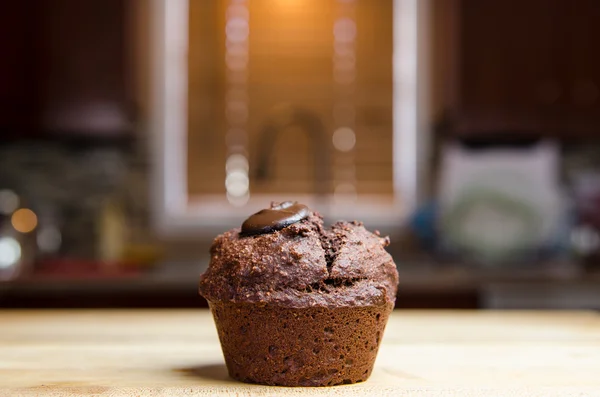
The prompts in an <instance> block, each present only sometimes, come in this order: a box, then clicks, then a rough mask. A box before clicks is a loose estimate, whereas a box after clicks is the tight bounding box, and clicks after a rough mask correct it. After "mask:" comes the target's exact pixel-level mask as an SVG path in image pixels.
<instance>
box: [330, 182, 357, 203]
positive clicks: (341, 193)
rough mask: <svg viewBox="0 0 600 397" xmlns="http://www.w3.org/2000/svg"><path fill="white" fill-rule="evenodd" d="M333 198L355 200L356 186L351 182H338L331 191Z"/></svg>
mask: <svg viewBox="0 0 600 397" xmlns="http://www.w3.org/2000/svg"><path fill="white" fill-rule="evenodd" d="M333 196H334V199H335V200H347V201H356V199H357V198H358V194H357V192H356V186H354V184H352V183H340V184H338V185H337V186H336V187H335V190H334V193H333Z"/></svg>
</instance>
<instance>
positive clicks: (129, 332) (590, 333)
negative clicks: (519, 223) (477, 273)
mask: <svg viewBox="0 0 600 397" xmlns="http://www.w3.org/2000/svg"><path fill="white" fill-rule="evenodd" d="M5 395H6V396H20V395H23V396H41V395H52V396H63V395H64V396H209V395H213V396H221V395H222V396H229V395H235V396H252V395H256V396H271V395H284V396H285V395H289V396H305V395H306V396H308V395H317V396H329V395H331V396H345V395H348V396H378V395H390V396H401V395H410V396H503V397H504V396H544V397H546V396H561V397H565V396H570V395H573V396H600V314H598V313H593V312H470V311H463V312H460V311H431V312H426V311H396V312H394V314H393V315H392V317H391V319H390V322H389V323H388V327H387V330H386V333H385V337H384V339H383V344H382V346H381V349H380V352H379V356H378V359H377V363H376V365H375V370H374V372H373V375H372V376H371V378H370V379H369V380H368V381H367V382H365V383H361V384H357V385H348V386H337V387H331V388H318V389H315V388H310V389H307V388H280V387H266V386H257V385H247V384H243V383H239V382H236V381H233V380H231V379H229V378H228V376H227V372H226V369H225V366H224V362H223V358H222V355H221V351H220V346H219V342H218V339H217V334H216V331H215V327H214V324H213V320H212V317H211V316H210V313H209V312H208V311H206V310H169V311H168V310H162V311H156V310H146V311H143V310H121V311H105V310H97V311H90V310H88V311H0V396H5Z"/></svg>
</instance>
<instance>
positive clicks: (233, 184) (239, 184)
mask: <svg viewBox="0 0 600 397" xmlns="http://www.w3.org/2000/svg"><path fill="white" fill-rule="evenodd" d="M249 187H250V180H249V178H248V173H247V172H246V171H242V170H235V171H232V172H230V173H229V174H227V178H225V188H226V189H227V194H228V195H230V196H233V197H243V196H245V195H247V194H248V190H249Z"/></svg>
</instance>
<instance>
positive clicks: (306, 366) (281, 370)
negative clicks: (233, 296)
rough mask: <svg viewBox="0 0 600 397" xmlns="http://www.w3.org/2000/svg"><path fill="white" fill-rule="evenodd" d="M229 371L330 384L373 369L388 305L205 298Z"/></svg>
mask: <svg viewBox="0 0 600 397" xmlns="http://www.w3.org/2000/svg"><path fill="white" fill-rule="evenodd" d="M209 305H210V309H211V311H212V313H213V316H214V319H215V323H216V325H217V331H218V334H219V339H220V341H221V348H222V350H223V355H224V356H225V363H226V365H227V369H228V371H229V375H230V376H231V377H232V378H234V379H237V380H239V381H242V382H247V383H258V384H264V385H273V386H334V385H341V384H352V383H357V382H363V381H365V380H366V379H367V378H368V377H369V376H370V375H371V372H372V370H373V364H374V363H375V358H376V356H377V351H378V349H379V344H380V342H381V338H382V336H383V332H384V329H385V325H386V323H387V320H388V316H389V314H390V312H391V311H392V309H393V306H392V304H389V305H383V306H366V307H340V308H329V307H309V308H282V307H275V306H269V305H262V306H259V305H258V304H249V303H221V302H219V303H215V302H210V303H209Z"/></svg>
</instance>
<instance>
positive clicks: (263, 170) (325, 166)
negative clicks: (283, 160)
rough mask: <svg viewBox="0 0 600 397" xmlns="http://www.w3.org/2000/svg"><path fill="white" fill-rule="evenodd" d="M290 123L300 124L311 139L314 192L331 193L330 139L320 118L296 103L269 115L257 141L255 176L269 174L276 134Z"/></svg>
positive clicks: (320, 193)
mask: <svg viewBox="0 0 600 397" xmlns="http://www.w3.org/2000/svg"><path fill="white" fill-rule="evenodd" d="M291 126H298V127H300V128H301V129H302V130H303V131H304V132H305V133H306V134H307V135H308V138H309V139H310V141H311V146H312V151H313V161H314V173H315V174H314V183H315V185H314V186H315V188H314V190H315V191H314V193H315V194H316V196H317V198H323V197H325V196H326V195H327V194H329V193H330V192H329V183H330V179H331V178H330V172H331V170H330V152H329V139H328V137H327V135H326V133H325V127H324V126H323V122H322V121H321V119H320V117H319V116H318V115H317V114H316V113H315V112H313V111H311V110H308V109H303V108H300V107H296V106H291V105H285V106H281V107H279V108H278V109H276V111H274V112H273V114H272V115H271V116H270V117H269V118H267V121H266V123H265V125H264V126H263V127H262V129H261V132H260V135H259V140H258V161H257V166H256V171H255V173H254V176H255V178H256V179H257V180H259V181H264V180H266V179H267V178H268V177H269V174H270V171H271V170H270V162H271V157H272V152H273V148H274V146H275V141H276V139H277V136H278V135H279V134H280V133H281V131H284V130H285V129H287V128H289V127H291Z"/></svg>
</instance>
